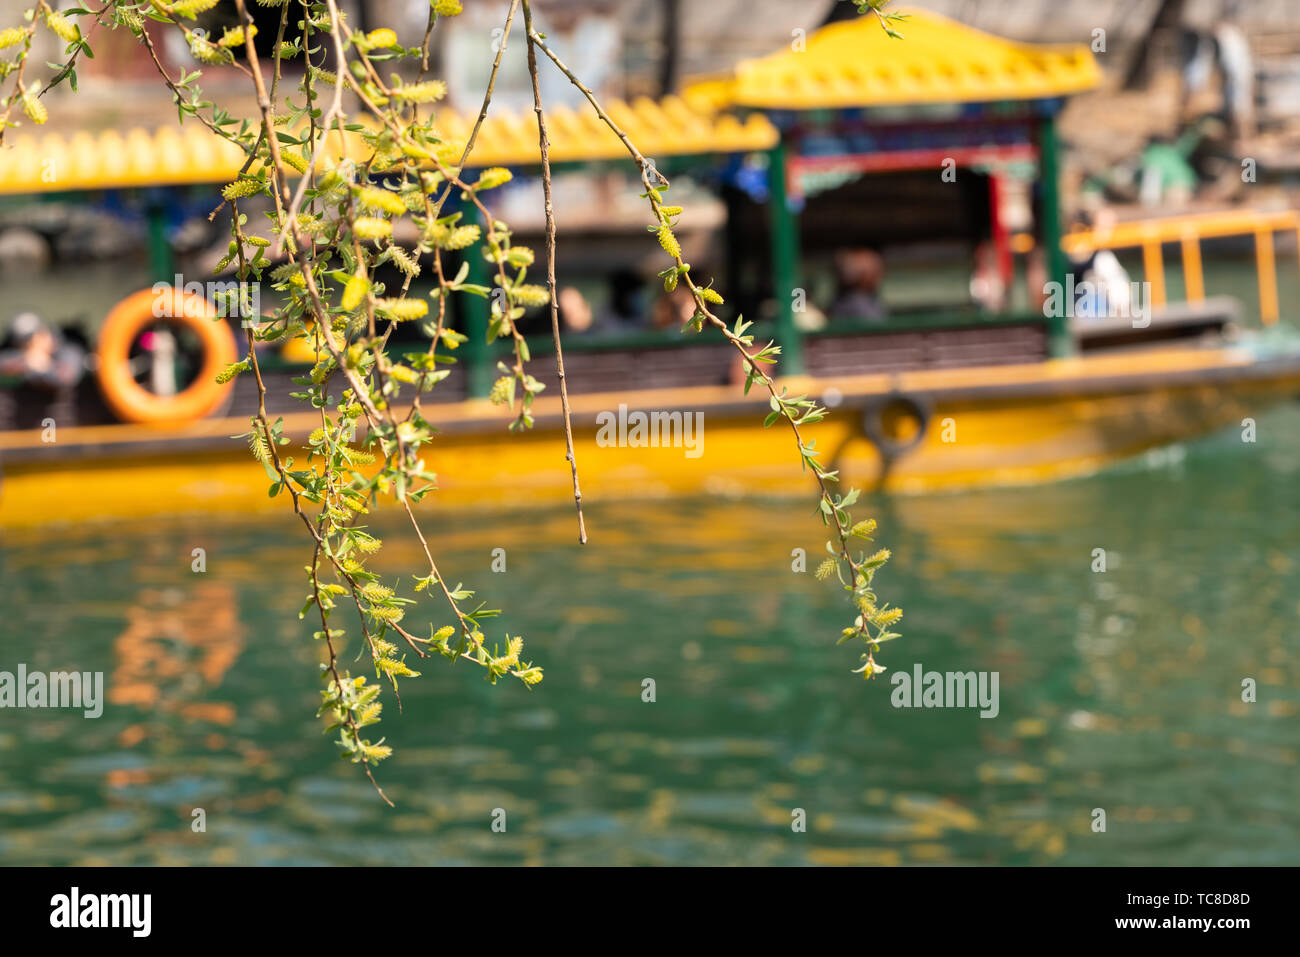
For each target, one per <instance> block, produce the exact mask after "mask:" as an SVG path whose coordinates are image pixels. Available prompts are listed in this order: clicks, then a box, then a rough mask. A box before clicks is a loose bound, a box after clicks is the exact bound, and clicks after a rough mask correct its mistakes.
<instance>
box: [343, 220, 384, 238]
mask: <svg viewBox="0 0 1300 957" xmlns="http://www.w3.org/2000/svg"><path fill="white" fill-rule="evenodd" d="M352 232H353V233H355V234H356V237H357V238H358V239H361V240H367V239H384V238H385V237H388V236H391V235H392V234H393V224H392V223H390V222H389V221H388V220H386V219H376V218H374V217H372V216H361V217H358V218H357V219H356V220H354V221H353V223H352Z"/></svg>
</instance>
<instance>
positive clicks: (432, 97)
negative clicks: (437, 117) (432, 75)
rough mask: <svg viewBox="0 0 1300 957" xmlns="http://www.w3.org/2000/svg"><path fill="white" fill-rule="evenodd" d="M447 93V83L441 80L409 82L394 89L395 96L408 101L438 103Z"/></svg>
mask: <svg viewBox="0 0 1300 957" xmlns="http://www.w3.org/2000/svg"><path fill="white" fill-rule="evenodd" d="M446 95H447V84H446V83H443V82H442V81H441V80H425V81H424V82H423V83H408V84H407V85H406V86H401V87H398V88H397V89H396V90H394V91H393V96H395V97H397V98H398V99H399V100H405V101H406V102H408V103H436V102H437V101H438V100H441V99H442V98H443V97H444V96H446Z"/></svg>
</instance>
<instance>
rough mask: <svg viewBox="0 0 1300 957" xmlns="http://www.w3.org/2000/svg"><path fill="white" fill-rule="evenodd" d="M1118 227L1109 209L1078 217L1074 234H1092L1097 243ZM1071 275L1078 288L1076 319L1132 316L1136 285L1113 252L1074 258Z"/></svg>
mask: <svg viewBox="0 0 1300 957" xmlns="http://www.w3.org/2000/svg"><path fill="white" fill-rule="evenodd" d="M1114 227H1115V214H1114V213H1113V212H1112V211H1111V210H1109V209H1106V208H1105V207H1103V208H1101V209H1099V210H1097V212H1096V213H1095V214H1089V213H1088V212H1086V211H1080V212H1079V213H1076V214H1075V217H1074V220H1073V222H1072V224H1071V231H1079V230H1091V232H1092V234H1093V237H1094V239H1096V240H1099V241H1100V240H1103V239H1104V238H1105V236H1106V235H1107V234H1108V233H1109V232H1110V231H1111V230H1112V229H1114ZM1071 260H1072V261H1071V263H1070V275H1071V277H1072V280H1073V284H1074V315H1075V316H1076V317H1078V318H1080V319H1104V318H1106V317H1107V316H1130V315H1132V309H1133V305H1134V303H1133V301H1132V285H1131V283H1130V280H1129V274H1128V270H1126V269H1125V268H1124V267H1123V265H1121V264H1120V261H1119V258H1118V257H1117V256H1116V255H1115V254H1114V253H1113V252H1111V251H1110V250H1109V249H1096V248H1094V249H1091V250H1089V251H1088V252H1087V253H1086V254H1084V255H1079V256H1072V257H1071Z"/></svg>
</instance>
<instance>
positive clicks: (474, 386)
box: [459, 204, 495, 399]
mask: <svg viewBox="0 0 1300 957" xmlns="http://www.w3.org/2000/svg"><path fill="white" fill-rule="evenodd" d="M467 205H468V204H467ZM477 212H478V211H477V210H476V209H474V207H472V206H469V207H468V212H467V213H466V216H467V218H468V219H469V221H470V222H474V221H475V219H477V218H478V215H477ZM480 225H483V226H485V224H482V223H480ZM486 232H487V230H486V227H485V228H484V233H486ZM464 255H465V262H466V263H468V264H469V275H468V276H467V277H466V278H467V280H468V281H469V282H471V283H473V284H474V285H476V286H487V287H488V288H489V289H492V288H495V287H494V286H493V285H492V275H491V273H490V271H489V270H488V262H487V260H486V259H484V258H483V249H482V247H480V246H471V247H469V248H468V249H466V250H465V254H464ZM459 299H460V304H461V307H462V308H463V309H464V315H465V328H464V329H462V330H461V332H463V333H464V334H465V335H466V336H468V337H469V341H468V342H466V343H465V345H464V346H463V348H464V350H465V377H466V389H467V390H468V394H469V396H470V398H475V399H482V398H486V397H487V394H488V393H489V392H491V391H492V356H491V349H489V347H488V341H487V333H488V325H489V324H490V322H491V319H492V304H491V300H490V299H480V298H479V297H478V296H471V295H468V294H462V295H461V296H460V297H459Z"/></svg>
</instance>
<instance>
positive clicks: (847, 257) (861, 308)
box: [830, 249, 885, 320]
mask: <svg viewBox="0 0 1300 957" xmlns="http://www.w3.org/2000/svg"><path fill="white" fill-rule="evenodd" d="M835 273H836V276H837V278H838V282H839V294H838V296H837V297H836V299H835V302H834V303H833V304H832V305H831V308H830V317H831V319H832V320H834V319H873V320H876V319H884V318H885V306H884V304H883V303H882V302H881V301H880V283H881V280H882V279H884V276H885V261H884V260H883V259H882V258H881V257H880V254H879V253H878V252H876V251H875V250H873V249H842V250H840V251H839V252H837V253H836V254H835Z"/></svg>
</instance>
